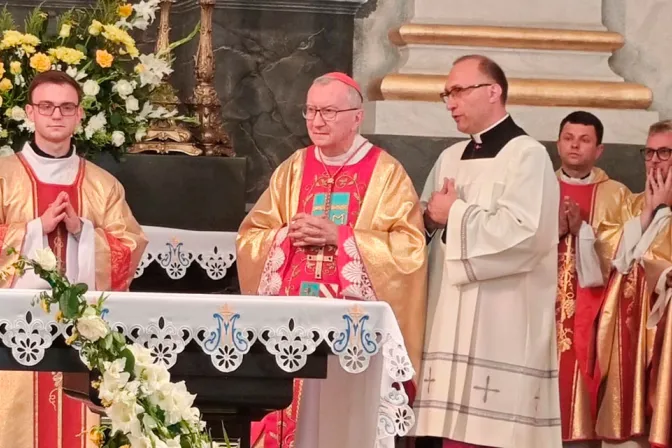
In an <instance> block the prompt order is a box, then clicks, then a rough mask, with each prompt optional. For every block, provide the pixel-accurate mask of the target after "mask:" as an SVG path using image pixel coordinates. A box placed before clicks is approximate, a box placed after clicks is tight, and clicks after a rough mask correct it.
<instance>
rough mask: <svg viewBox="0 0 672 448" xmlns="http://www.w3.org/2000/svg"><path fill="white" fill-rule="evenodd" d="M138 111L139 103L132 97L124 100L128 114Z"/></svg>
mask: <svg viewBox="0 0 672 448" xmlns="http://www.w3.org/2000/svg"><path fill="white" fill-rule="evenodd" d="M139 110H140V103H139V102H138V99H137V98H136V97H134V96H133V95H131V96H129V97H128V98H126V112H128V113H129V114H130V113H132V112H136V111H139Z"/></svg>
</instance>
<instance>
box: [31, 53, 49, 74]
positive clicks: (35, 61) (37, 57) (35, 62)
mask: <svg viewBox="0 0 672 448" xmlns="http://www.w3.org/2000/svg"><path fill="white" fill-rule="evenodd" d="M30 66H31V67H33V68H34V69H35V71H37V72H40V73H42V72H46V71H47V70H49V69H50V68H51V59H50V58H49V56H47V55H46V54H44V53H35V54H34V55H33V56H31V58H30Z"/></svg>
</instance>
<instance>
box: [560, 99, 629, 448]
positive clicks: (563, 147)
mask: <svg viewBox="0 0 672 448" xmlns="http://www.w3.org/2000/svg"><path fill="white" fill-rule="evenodd" d="M603 134H604V127H603V125H602V123H601V122H600V120H599V119H598V118H597V117H596V116H595V115H593V114H591V113H589V112H584V111H577V112H573V113H571V114H569V115H568V116H567V117H565V118H564V119H563V120H562V122H561V123H560V135H559V138H558V143H557V146H558V153H559V154H560V159H561V161H562V166H561V168H560V169H559V170H558V178H559V181H560V194H561V200H560V212H559V219H560V221H559V237H560V245H559V247H558V295H557V306H556V319H557V337H558V367H559V382H560V409H561V422H562V440H563V443H564V446H565V447H572V448H580V447H581V448H583V447H586V448H589V447H590V448H592V447H598V448H599V446H600V442H599V441H598V438H597V436H596V434H595V413H596V402H595V397H596V387H597V383H596V382H595V381H594V379H593V372H594V365H595V364H594V361H595V353H594V349H593V348H592V347H593V346H592V345H591V344H592V341H593V325H594V322H595V320H596V318H597V316H598V314H599V311H600V306H601V299H602V294H603V291H604V284H605V280H606V278H607V276H608V274H609V271H610V269H611V259H612V257H613V254H614V252H615V250H616V246H617V244H618V236H619V232H618V225H617V222H618V218H619V217H620V214H621V205H622V203H623V201H624V199H625V198H626V197H627V196H628V195H629V194H630V191H629V190H628V189H627V187H625V186H624V185H623V184H621V183H619V182H616V181H614V180H611V179H609V177H608V176H607V174H606V173H605V172H604V171H602V170H601V169H599V168H596V167H595V162H596V161H597V159H598V158H599V157H600V155H601V154H602V151H603V150H604V146H603V145H602V136H603ZM608 223H614V224H613V225H607V224H608Z"/></svg>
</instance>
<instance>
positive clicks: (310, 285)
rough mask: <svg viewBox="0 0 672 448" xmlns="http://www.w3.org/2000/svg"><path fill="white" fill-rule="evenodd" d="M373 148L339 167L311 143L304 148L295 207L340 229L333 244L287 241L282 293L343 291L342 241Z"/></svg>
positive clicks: (370, 166) (364, 183) (364, 181)
mask: <svg viewBox="0 0 672 448" xmlns="http://www.w3.org/2000/svg"><path fill="white" fill-rule="evenodd" d="M378 151H379V150H377V149H376V148H372V149H371V150H370V151H369V152H368V153H367V154H366V155H365V156H364V158H363V159H362V160H360V161H359V162H357V163H355V164H352V165H346V166H343V167H342V168H340V169H339V167H338V166H325V165H324V164H323V163H322V162H321V161H320V160H318V159H317V158H316V157H315V150H314V148H308V151H307V153H306V165H305V171H304V176H303V181H302V185H301V195H300V197H299V213H306V214H309V215H313V216H319V217H326V218H327V219H329V220H331V221H332V222H333V223H335V224H337V225H338V226H339V227H340V229H342V230H339V246H338V247H336V246H325V247H293V246H291V245H290V244H289V242H287V243H288V244H287V246H286V248H287V252H285V253H286V254H287V255H288V256H287V265H286V270H285V272H284V275H283V282H282V292H281V294H282V295H286V296H315V297H329V298H342V297H345V296H347V295H348V294H347V291H345V287H346V286H347V282H344V281H342V276H343V272H342V268H343V267H344V266H345V264H346V263H347V260H344V258H345V257H344V255H346V254H345V249H344V247H343V245H344V243H345V242H346V240H347V239H348V237H351V236H352V227H353V226H354V224H355V222H357V218H358V217H359V212H360V210H361V207H362V200H363V199H364V195H365V194H366V189H367V187H368V184H369V181H370V180H371V173H372V172H373V167H374V166H375V164H376V160H377V159H378ZM327 170H328V171H327ZM334 175H335V177H332V176H334ZM348 229H349V230H350V231H349V232H348ZM339 255H340V257H339ZM339 258H340V260H339Z"/></svg>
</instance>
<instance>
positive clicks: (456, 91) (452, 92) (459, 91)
mask: <svg viewBox="0 0 672 448" xmlns="http://www.w3.org/2000/svg"><path fill="white" fill-rule="evenodd" d="M491 85H492V83H483V84H474V85H471V86H466V87H460V86H455V87H453V88H452V89H449V90H444V91H443V92H441V93H440V94H439V96H440V97H441V99H442V100H443V102H444V103H446V102H448V99H449V98H450V97H453V98H460V97H461V96H462V95H464V93H465V92H468V91H469V90H473V89H478V88H480V87H487V86H491Z"/></svg>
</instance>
